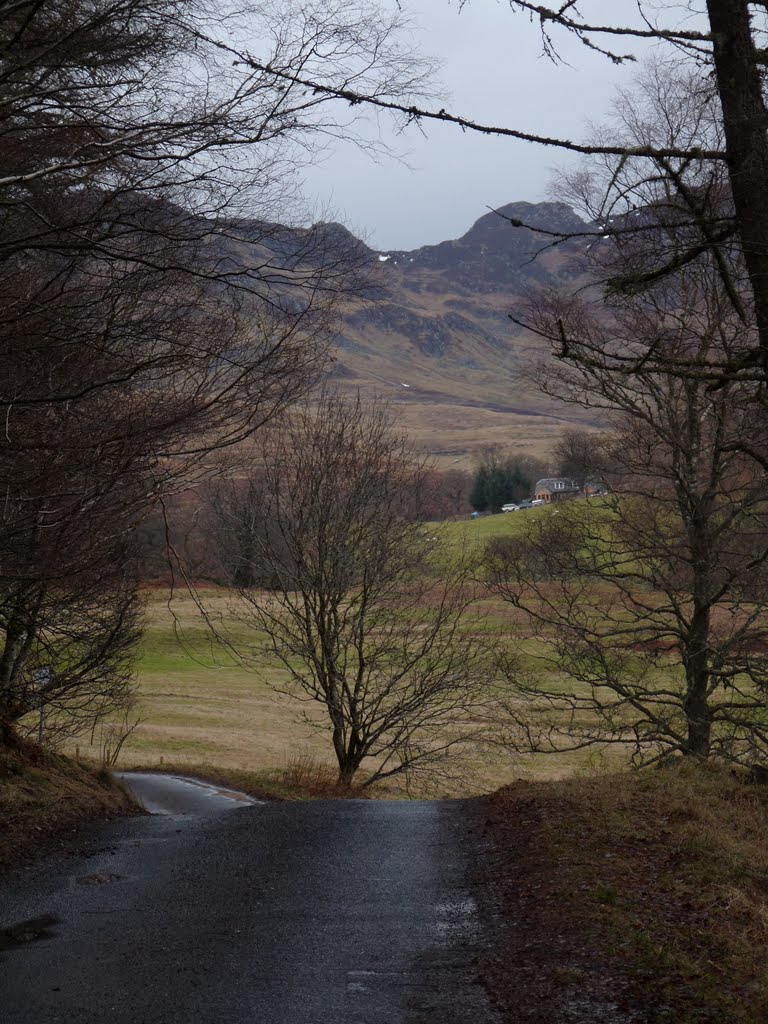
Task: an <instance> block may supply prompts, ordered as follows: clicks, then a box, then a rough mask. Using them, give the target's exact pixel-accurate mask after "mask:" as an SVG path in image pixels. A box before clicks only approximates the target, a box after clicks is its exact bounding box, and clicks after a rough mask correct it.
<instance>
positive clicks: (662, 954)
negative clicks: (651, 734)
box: [485, 764, 768, 1024]
mask: <svg viewBox="0 0 768 1024" xmlns="http://www.w3.org/2000/svg"><path fill="white" fill-rule="evenodd" d="M486 807H487V809H488V819H489V826H490V832H491V835H492V836H493V839H494V841H495V842H494V847H495V853H494V855H493V857H494V860H493V863H492V864H491V865H490V868H489V869H488V871H487V873H486V878H485V881H486V883H487V885H488V886H489V888H490V890H491V892H492V893H493V894H494V895H495V898H496V900H498V901H499V903H500V904H501V906H500V907H499V909H501V911H502V913H503V914H504V915H505V916H506V917H507V918H508V919H511V920H513V921H517V922H521V921H523V922H525V924H526V928H525V929H519V928H514V929H511V930H509V931H508V932H507V934H506V939H503V940H501V941H502V944H503V946H504V948H503V949H500V950H499V951H498V957H497V958H495V960H493V961H491V962H489V963H488V964H487V965H486V970H487V972H488V976H489V978H490V980H491V984H492V986H493V988H494V990H495V992H496V993H497V995H498V996H499V998H501V999H502V1000H503V1001H504V1002H506V1003H507V1004H508V1005H509V1006H510V1007H519V1006H520V1005H521V1004H524V1003H526V1001H527V1003H528V1004H529V1007H530V1006H534V1007H535V1010H536V1012H535V1013H533V1012H531V1013H530V1014H529V1015H525V1014H523V1015H522V1016H517V1017H515V1019H516V1020H519V1021H520V1022H521V1024H523V1022H525V1021H529V1020H530V1021H542V1022H543V1021H553V1020H560V1019H563V1020H569V1021H582V1020H584V1021H587V1020H589V1021H592V1020H593V1019H601V1020H602V1019H610V1020H625V1019H632V1020H636V1021H643V1022H646V1021H647V1022H653V1024H665V1022H669V1024H757V1022H759V1021H764V1020H766V1019H768V972H767V971H766V967H765V932H766V925H767V922H768V895H767V889H766V880H767V879H768V788H766V787H759V786H755V785H752V784H750V782H749V780H748V779H746V778H745V777H743V776H737V775H736V774H735V773H733V772H731V771H729V770H727V769H725V768H718V767H715V766H704V767H697V766H695V765H690V764H684V765H681V766H678V767H677V768H668V769H664V770H655V771H647V772H644V773H632V774H629V773H627V774H622V775H609V776H602V777H595V778H581V779H570V780H567V781H562V782H556V783H548V784H543V783H532V784H518V785H516V786H512V787H509V788H508V789H506V790H502V791H500V792H499V793H497V794H495V795H494V796H492V797H489V798H486ZM523 965H528V966H529V970H530V967H531V965H535V974H534V975H531V974H527V973H525V970H524V968H523ZM611 1005H614V1006H616V1007H617V1008H618V1011H619V1013H618V1015H616V1016H613V1015H609V1016H608V1017H606V1018H603V1017H602V1016H599V1014H598V1012H597V1010H598V1009H599V1008H600V1007H601V1006H602V1007H603V1008H605V1007H606V1006H607V1007H610V1006H611ZM574 1006H581V1007H582V1008H583V1009H584V1010H585V1013H584V1016H583V1017H582V1016H579V1015H578V1014H577V1013H575V1014H574V1015H573V1016H572V1015H571V1013H570V1012H569V1011H568V1008H569V1007H570V1008H571V1009H572V1008H573V1007H574ZM630 1009H631V1010H632V1011H633V1012H635V1013H638V1014H639V1015H638V1016H637V1017H635V1016H632V1017H627V1016H625V1014H626V1011H628V1010H630ZM537 1014H538V1015H537Z"/></svg>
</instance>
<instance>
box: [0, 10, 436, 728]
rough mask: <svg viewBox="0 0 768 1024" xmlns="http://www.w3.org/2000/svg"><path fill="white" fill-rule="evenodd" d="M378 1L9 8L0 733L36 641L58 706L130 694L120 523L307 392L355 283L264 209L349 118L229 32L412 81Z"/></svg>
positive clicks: (333, 256) (316, 241)
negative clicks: (237, 52) (279, 74)
mask: <svg viewBox="0 0 768 1024" xmlns="http://www.w3.org/2000/svg"><path fill="white" fill-rule="evenodd" d="M375 15H376V12H375V10H374V9H366V8H364V7H355V9H354V10H352V9H351V8H349V6H348V5H345V4H337V5H331V6H330V7H329V6H328V5H322V6H320V5H316V4H315V5H312V4H310V5H303V6H302V7H301V9H298V8H296V7H294V6H292V5H291V4H290V3H288V4H286V5H285V8H284V9H282V10H277V9H276V8H275V6H274V5H272V4H256V3H247V4H245V5H238V6H237V7H235V8H232V7H226V6H225V7H224V8H221V7H220V6H219V7H217V6H216V5H215V4H211V3H208V2H207V0H192V2H187V0H184V2H181V0H93V2H91V0H71V2H68V3H64V4H62V3H55V2H52V0H0V145H2V149H3V154H4V165H3V174H2V176H0V360H1V361H2V364H3V379H2V384H0V410H2V417H3V430H2V432H0V481H1V482H2V487H3V501H2V504H1V505H0V567H1V568H0V608H1V609H2V613H1V614H0V639H1V640H2V646H3V653H2V660H3V669H2V671H0V728H1V729H2V733H3V736H4V737H6V736H8V735H10V730H11V729H12V726H13V723H14V722H17V721H18V720H19V717H20V716H23V713H24V708H25V707H26V706H27V705H28V703H29V701H28V698H27V696H26V693H27V690H28V689H29V679H30V678H31V676H30V673H35V672H37V670H38V661H39V658H37V655H36V653H35V651H36V650H37V649H38V648H40V649H41V650H42V649H43V648H44V656H43V655H42V654H41V655H40V657H44V661H45V665H46V666H49V667H51V671H50V675H49V682H50V683H51V687H50V688H49V690H48V691H47V699H48V700H49V702H54V701H55V700H58V699H59V698H58V697H57V694H58V695H63V694H64V693H66V700H64V697H63V696H61V701H60V707H59V712H60V716H59V721H60V722H63V721H64V717H65V712H66V713H70V714H71V715H72V716H73V721H74V720H75V719H77V720H79V721H80V722H81V724H82V723H85V724H88V721H87V717H86V716H85V715H84V712H83V708H85V707H86V706H87V707H90V708H92V709H93V708H96V706H97V704H98V701H97V700H96V697H97V688H98V685H101V687H102V691H101V696H102V698H103V705H104V708H106V706H107V705H108V704H109V701H110V700H111V699H112V697H114V696H115V694H117V692H118V690H120V680H122V681H123V682H125V683H126V687H124V688H123V689H124V691H125V692H127V688H129V687H128V686H127V680H128V675H129V673H128V669H127V661H126V660H125V657H126V656H127V654H126V652H127V651H128V650H129V648H130V647H131V644H132V642H133V640H132V638H133V637H134V634H135V617H134V618H132V615H133V612H132V611H131V609H132V608H133V607H134V604H135V595H134V593H133V591H134V590H135V586H134V585H133V584H131V583H130V577H131V574H134V575H135V570H134V566H133V563H132V561H131V534H132V532H133V530H134V528H135V526H136V524H137V523H139V522H140V521H141V520H142V518H143V517H144V516H146V515H147V514H148V512H149V511H150V510H152V509H153V508H156V507H157V505H158V503H160V502H163V501H165V500H166V499H167V497H168V496H169V495H170V494H173V493H176V492H178V491H180V490H183V489H184V488H186V487H189V486H190V485H191V484H192V483H194V482H195V481H197V480H199V479H200V478H201V477H206V476H208V475H209V474H210V473H211V472H212V471H213V466H212V459H211V456H212V453H214V452H218V453H222V452H225V451H228V450H230V449H232V448H233V447H234V446H237V445H238V444H240V443H241V442H243V441H246V440H247V439H248V438H249V437H250V436H251V435H252V434H253V432H254V431H256V430H257V429H258V428H259V427H261V426H262V425H263V424H264V423H266V422H268V421H269V420H270V419H271V417H272V416H274V415H275V414H276V413H277V412H279V411H280V410H281V409H283V408H284V407H285V406H286V405H287V404H289V403H290V402H292V401H294V400H295V399H296V398H298V397H300V396H301V395H302V394H304V392H305V391H306V390H307V388H308V387H309V386H310V385H311V384H312V383H313V382H314V380H315V379H316V377H317V375H318V373H319V372H320V370H321V369H322V366H323V363H324V359H325V353H326V349H327V345H328V342H329V339H330V337H331V333H332V329H333V323H334V317H335V313H336V308H337V306H338V303H339V301H340V300H341V299H343V297H344V296H345V295H348V294H350V293H353V292H356V291H357V290H358V289H359V287H360V285H361V283H362V281H363V279H364V271H365V267H364V264H365V262H366V259H367V256H366V253H365V251H364V249H363V247H359V246H357V247H356V246H354V245H350V244H349V239H348V237H346V236H345V235H344V233H343V232H341V231H339V230H338V229H337V228H335V227H334V226H333V225H324V224H317V225H315V226H314V227H312V228H305V227H298V226H296V224H295V218H294V224H293V226H281V225H279V224H278V223H277V220H278V219H279V217H280V216H281V215H285V214H286V213H287V211H288V209H289V207H290V205H291V204H292V203H294V202H295V200H296V193H295V188H294V186H293V184H292V182H293V181H295V173H294V172H295V169H296V167H297V166H298V165H299V164H300V163H301V152H302V148H303V150H304V152H305V154H306V155H307V156H310V155H311V153H313V152H316V150H317V147H318V146H321V145H322V143H323V140H327V139H329V138H332V137H334V136H336V135H339V134H346V135H354V134H355V120H356V115H355V113H354V112H352V114H351V115H348V114H346V113H345V114H344V115H343V116H342V117H341V118H340V119H339V118H334V117H333V116H331V115H330V112H329V113H328V115H324V114H323V109H324V108H326V107H327V106H328V102H327V98H326V97H320V96H317V95H311V94H308V93H306V91H305V90H303V89H301V88H300V87H298V86H297V87H290V88H287V87H286V86H285V85H284V84H283V83H279V82H276V81H275V79H274V76H273V75H271V74H270V75H265V74H262V73H260V72H258V71H255V70H254V69H252V68H249V67H247V66H245V65H243V64H237V63H233V62H232V59H231V55H230V54H229V53H228V51H227V47H226V45H225V41H226V40H227V39H231V38H238V37H240V38H243V37H249V38H251V39H254V40H258V41H259V45H260V47H261V49H262V52H263V55H264V57H265V59H267V61H268V62H270V63H272V64H274V66H275V67H280V68H284V69H285V68H291V67H300V66H303V67H305V68H310V67H312V68H314V70H315V72H317V73H321V72H322V74H323V75H325V76H327V80H328V81H334V80H335V81H337V82H338V81H340V82H349V81H353V80H354V81H359V82H360V83H361V84H362V83H366V87H371V88H375V89H380V90H382V93H384V92H388V91H391V92H392V93H393V94H397V93H398V92H401V91H402V94H407V93H408V92H409V91H410V90H411V89H417V88H418V87H419V84H420V82H421V77H422V69H421V68H420V67H419V66H417V65H416V64H412V63H410V62H409V61H408V59H407V53H406V52H404V51H402V50H401V49H400V48H399V44H398V43H397V40H396V36H397V19H384V20H382V19H378V18H377V17H376V16H375ZM110 565H111V567H112V569H111V575H110V572H109V571H108V568H107V567H109V566H110ZM99 581H100V582H99ZM110 600H111V601H112V602H113V603H112V604H111V605H110V604H109V602H110ZM88 602H91V603H90V604H89V603H88ZM102 606H103V616H102V614H101V611H102ZM86 607H87V608H90V609H91V617H92V619H93V622H92V624H91V625H92V634H91V639H92V640H93V643H92V644H91V641H90V640H89V639H88V631H87V628H86V627H87V620H88V618H89V614H87V613H86V611H85V608H86ZM129 613H130V614H129ZM110 615H111V616H112V620H110V621H111V622H112V625H109V624H108V623H107V619H108V618H109V616H110ZM129 620H130V621H131V625H130V627H128V626H127V623H128V622H129ZM123 626H125V630H124V631H121V630H122V627H123ZM108 635H109V636H111V637H112V640H111V645H110V643H107V637H108ZM22 636H23V638H24V639H23V641H21V640H20V638H21V637H22ZM89 644H90V647H89ZM86 649H87V650H88V651H89V653H88V655H87V656H86V655H85V654H84V653H83V652H84V651H85V650H86ZM76 651H78V652H80V653H75V652H76ZM97 651H101V655H100V656H101V663H100V666H99V665H97V663H96V661H95V660H94V659H95V658H96V653H97ZM57 652H58V653H57ZM121 658H122V659H123V660H120V659H121ZM36 659H37V660H36ZM81 662H82V663H83V664H85V663H86V662H87V664H88V668H87V670H85V669H84V670H83V671H81V672H77V671H75V670H74V667H73V666H75V665H76V664H80V663H81ZM63 663H66V664H67V665H69V666H70V668H69V669H67V671H66V672H64V670H63V669H62V670H58V669H57V670H55V671H54V666H55V665H61V664H63ZM118 663H119V665H120V666H122V667H118ZM126 673H128V675H126ZM54 680H55V681H56V682H55V685H54V682H53V681H54ZM97 680H100V681H101V682H100V683H97ZM56 687H58V689H57V688H56ZM78 687H79V694H80V697H78V695H77V692H76V691H78ZM35 699H37V697H36V698H35ZM78 701H80V703H78ZM102 711H103V709H102V710H100V711H98V714H99V715H101V714H102Z"/></svg>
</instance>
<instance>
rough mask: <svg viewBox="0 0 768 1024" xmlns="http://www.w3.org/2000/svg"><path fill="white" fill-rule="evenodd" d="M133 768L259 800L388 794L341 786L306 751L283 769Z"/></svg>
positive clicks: (332, 772) (167, 762) (331, 772)
mask: <svg viewBox="0 0 768 1024" xmlns="http://www.w3.org/2000/svg"><path fill="white" fill-rule="evenodd" d="M131 770H132V771H152V772H158V771H159V772H163V773H165V774H169V775H190V776H192V777H193V778H196V779H201V780H202V781H204V782H210V783H213V784H214V785H219V786H226V787H228V788H230V789H237V790H240V792H242V793H248V794H249V796H253V797H256V799H259V800H268V801H276V802H281V801H285V800H319V799H323V800H335V799H349V798H350V797H354V798H358V799H370V798H372V797H374V796H376V795H379V796H383V795H391V794H390V793H386V791H384V790H382V791H380V792H379V793H378V794H377V793H375V792H371V791H369V790H361V789H360V788H356V787H354V786H342V785H340V784H339V782H338V779H337V773H336V771H335V770H334V768H333V766H332V765H327V764H322V763H320V762H318V761H317V760H316V759H315V758H314V757H313V756H312V755H311V754H309V753H299V754H296V755H295V756H294V757H292V758H291V759H290V760H289V761H287V762H286V763H285V765H284V766H283V767H282V768H274V769H271V770H267V771H261V772H259V771H248V770H246V769H242V768H232V767H224V768H223V767H221V765H217V764H211V763H210V762H206V761H201V762H200V763H194V762H193V763H189V762H186V763H177V762H174V761H173V760H172V759H171V760H163V762H162V763H161V764H160V765H157V764H147V765H133V766H132V768H131Z"/></svg>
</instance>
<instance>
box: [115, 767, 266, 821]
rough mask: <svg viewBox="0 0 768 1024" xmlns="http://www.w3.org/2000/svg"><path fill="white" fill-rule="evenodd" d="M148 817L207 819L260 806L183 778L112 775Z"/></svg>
mask: <svg viewBox="0 0 768 1024" xmlns="http://www.w3.org/2000/svg"><path fill="white" fill-rule="evenodd" d="M115 775H116V776H117V777H118V779H120V781H121V782H122V783H123V784H124V785H126V786H128V788H129V789H130V790H131V791H132V792H133V795H134V796H135V797H136V798H137V799H138V801H139V803H140V804H141V805H142V807H143V808H144V809H145V810H147V811H149V813H150V814H174V815H187V814H191V815H193V816H195V817H208V816H210V815H213V814H221V813H223V812H224V811H232V810H234V809H235V808H236V807H242V806H243V805H244V804H261V803H263V801H262V800H254V798H253V797H251V796H248V795H247V794H246V793H241V792H239V791H238V790H236V789H227V788H225V787H224V786H214V785H211V784H210V783H208V782H201V781H200V780H199V779H190V778H188V777H186V776H184V775H159V774H156V773H153V772H115Z"/></svg>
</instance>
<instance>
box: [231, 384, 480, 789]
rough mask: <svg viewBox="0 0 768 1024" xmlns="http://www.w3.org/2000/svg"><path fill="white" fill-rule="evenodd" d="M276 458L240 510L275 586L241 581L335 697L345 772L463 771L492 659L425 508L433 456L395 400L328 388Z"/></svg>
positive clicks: (274, 443) (292, 676)
mask: <svg viewBox="0 0 768 1024" xmlns="http://www.w3.org/2000/svg"><path fill="white" fill-rule="evenodd" d="M264 464H265V469H264V476H263V481H262V482H260V483H259V485H258V487H256V488H254V489H252V490H248V491H247V492H244V493H246V494H247V500H245V501H243V500H242V497H243V495H242V494H241V500H239V501H238V502H236V503H230V505H229V508H228V512H229V513H230V514H231V515H232V516H233V518H234V519H235V520H236V523H235V528H236V529H238V530H245V531H249V532H250V534H251V536H250V540H249V546H248V550H249V551H250V552H251V557H252V558H253V560H254V566H255V572H256V573H260V574H262V578H265V579H266V580H268V582H269V585H270V587H271V589H270V590H257V589H255V588H253V587H250V586H241V587H240V588H239V593H240V597H241V599H242V602H243V608H244V613H243V614H244V617H245V619H246V621H247V622H248V623H249V624H250V625H253V626H254V627H256V628H257V629H258V630H259V631H260V634H261V636H262V638H263V646H264V648H265V649H266V652H267V653H268V655H269V656H270V657H271V658H273V659H275V661H276V663H277V664H278V665H279V666H280V668H281V669H282V670H283V672H284V673H285V676H286V677H287V680H288V682H287V684H286V686H285V689H286V691H287V692H288V693H290V694H291V695H293V696H298V697H299V698H300V699H301V700H304V701H308V702H311V703H313V704H319V705H320V706H321V707H322V708H323V710H324V712H325V716H324V722H323V723H322V724H318V721H317V719H316V718H315V717H311V716H309V715H307V716H306V721H307V722H308V723H310V724H312V725H314V726H315V727H318V728H320V729H322V730H324V731H325V730H328V731H330V735H331V739H332V742H333V749H334V752H335V755H336V759H337V762H338V766H339V781H340V783H342V784H345V785H348V784H351V783H352V782H353V780H356V779H357V777H358V774H359V773H360V772H361V771H364V772H365V776H364V780H363V783H362V785H363V786H369V785H371V784H373V783H375V782H378V781H380V780H383V779H388V778H392V777H395V776H404V777H405V778H406V779H407V780H408V781H409V782H411V781H412V780H413V779H415V778H420V777H433V778H434V777H435V776H438V777H439V776H441V775H445V776H449V775H450V774H451V772H452V771H455V770H456V763H457V760H458V755H459V754H460V753H461V751H462V749H463V748H465V746H466V744H467V741H468V739H469V737H470V736H471V735H472V734H473V732H475V731H477V729H478V724H477V718H476V716H477V715H478V714H479V711H480V709H481V708H482V707H483V704H484V701H485V700H486V699H487V688H485V685H484V684H487V676H486V672H485V670H486V667H487V659H486V657H485V653H484V650H483V645H482V643H481V642H480V641H479V640H478V639H476V638H475V637H474V636H473V635H472V630H471V623H470V621H469V620H468V619H467V617H466V613H467V609H468V608H469V606H470V604H471V602H472V600H473V596H474V588H473V587H472V586H471V584H470V579H469V575H468V572H467V570H466V568H464V567H462V566H461V565H459V564H452V560H451V559H450V558H449V557H448V556H447V555H446V553H445V551H444V549H443V548H442V546H441V545H440V543H439V539H438V535H437V534H436V531H435V527H430V528H429V531H426V530H425V528H424V526H423V525H422V524H420V523H419V522H418V521H415V520H414V517H413V515H412V509H413V506H414V504H415V501H414V499H415V498H416V499H417V498H418V494H419V489H420V487H421V484H422V482H423V478H424V473H425V466H424V464H423V462H421V461H420V460H418V459H415V457H414V453H413V451H412V450H411V447H410V445H409V444H408V442H407V440H406V439H405V438H404V437H402V436H401V435H399V434H398V433H397V432H396V431H395V430H394V429H393V425H392V420H391V417H390V414H389V413H388V412H387V410H386V408H385V407H383V406H381V405H374V406H372V407H370V408H367V407H364V406H363V405H362V404H361V402H360V400H359V399H358V400H357V401H356V402H346V401H344V400H342V399H341V398H339V397H336V396H335V395H329V394H325V395H323V396H322V397H321V398H320V400H319V402H318V403H317V405H316V406H311V407H310V406H304V407H302V408H301V409H300V410H298V411H297V412H295V413H293V414H292V415H291V417H290V419H289V420H288V421H287V422H286V424H285V425H284V426H283V428H282V429H281V430H280V431H279V432H278V431H275V432H272V433H271V434H270V436H269V439H268V443H267V445H266V449H265V452H264ZM239 570H240V572H241V574H242V566H241V565H239ZM276 685H277V684H276ZM280 685H282V684H280ZM484 695H485V697H484Z"/></svg>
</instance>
